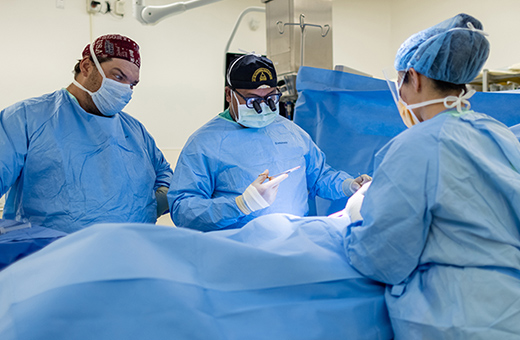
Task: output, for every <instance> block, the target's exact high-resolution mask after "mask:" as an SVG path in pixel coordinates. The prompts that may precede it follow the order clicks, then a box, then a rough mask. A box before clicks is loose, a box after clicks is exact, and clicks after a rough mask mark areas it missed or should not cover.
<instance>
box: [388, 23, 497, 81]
mask: <svg viewBox="0 0 520 340" xmlns="http://www.w3.org/2000/svg"><path fill="white" fill-rule="evenodd" d="M488 56H489V42H488V40H487V39H486V37H485V33H484V32H482V24H481V23H480V21H478V20H477V19H475V18H473V17H472V16H470V15H467V14H459V15H457V16H455V17H453V18H451V19H448V20H445V21H443V22H441V23H439V24H437V25H435V26H432V27H430V28H428V29H425V30H424V31H421V32H419V33H416V34H414V35H412V36H411V37H410V38H408V39H407V40H406V41H405V42H404V43H403V44H402V45H401V47H400V48H399V50H398V51H397V55H396V57H395V63H394V66H395V69H396V70H397V71H406V70H408V69H410V68H413V69H415V70H416V71H417V72H419V73H420V74H423V75H425V76H426V77H428V78H432V79H436V80H442V81H445V82H449V83H453V84H466V83H469V82H471V81H472V80H473V79H475V77H476V76H477V75H478V73H479V72H480V70H481V69H482V67H483V66H484V63H485V62H486V60H487V58H488Z"/></svg>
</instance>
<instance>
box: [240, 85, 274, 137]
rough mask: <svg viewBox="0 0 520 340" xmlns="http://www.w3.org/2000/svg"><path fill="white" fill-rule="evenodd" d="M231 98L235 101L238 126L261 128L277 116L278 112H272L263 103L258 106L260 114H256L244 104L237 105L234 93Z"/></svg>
mask: <svg viewBox="0 0 520 340" xmlns="http://www.w3.org/2000/svg"><path fill="white" fill-rule="evenodd" d="M233 96H234V97H235V99H236V101H237V112H238V120H237V123H238V124H240V125H243V126H246V127H249V128H256V129H259V128H263V127H266V126H267V125H269V124H271V123H272V122H273V121H274V120H275V119H276V116H277V115H278V112H277V111H272V110H271V109H270V108H269V106H268V105H267V104H266V103H265V102H262V103H261V104H260V107H261V108H262V112H261V113H256V111H255V109H250V108H248V107H247V106H246V105H245V104H239V101H238V98H237V97H236V94H235V92H233Z"/></svg>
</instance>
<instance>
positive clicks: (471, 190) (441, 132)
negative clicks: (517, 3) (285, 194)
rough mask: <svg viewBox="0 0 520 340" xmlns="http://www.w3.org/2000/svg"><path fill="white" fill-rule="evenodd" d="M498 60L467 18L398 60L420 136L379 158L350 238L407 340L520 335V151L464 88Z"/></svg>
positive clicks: (433, 31)
mask: <svg viewBox="0 0 520 340" xmlns="http://www.w3.org/2000/svg"><path fill="white" fill-rule="evenodd" d="M488 54H489V42H488V41H487V38H486V34H485V32H484V31H483V27H482V24H481V23H480V22H479V21H478V20H477V19H475V18H473V17H471V16H469V15H467V14H459V15H457V16H455V17H453V18H451V19H448V20H446V21H444V22H442V23H440V24H438V25H435V26H433V27H431V28H428V29H426V30H424V31H422V32H419V33H417V34H414V35H413V36H411V37H410V38H409V39H408V40H406V41H405V42H404V43H403V44H402V46H401V48H400V49H399V51H398V52H397V56H396V59H395V67H396V70H397V71H398V81H397V84H398V86H397V88H396V92H397V93H396V99H397V102H398V106H399V107H400V112H401V115H402V117H403V120H404V121H405V123H406V124H407V125H408V126H409V129H407V130H405V131H404V132H402V133H401V134H400V135H398V136H397V137H395V138H394V139H393V140H391V141H390V142H389V143H388V144H387V145H386V146H384V147H383V148H382V149H381V150H380V151H379V153H378V154H377V155H376V160H375V172H374V177H373V181H372V183H371V185H370V187H369V188H368V189H367V190H366V193H365V197H364V200H363V203H362V207H361V210H360V216H361V217H360V218H361V219H360V220H359V221H357V222H355V223H353V224H351V225H350V226H349V227H348V229H347V232H346V238H345V250H346V253H347V256H348V259H349V261H350V263H351V264H352V265H353V266H354V267H355V268H356V269H357V270H359V271H360V272H361V273H362V274H364V275H366V276H368V277H370V278H372V279H375V280H378V281H381V282H383V283H386V284H387V290H386V294H385V299H386V303H387V306H388V309H389V315H390V318H391V322H392V327H393V329H394V332H395V338H396V339H477V338H478V339H512V338H515V339H516V338H518V335H519V334H520V232H519V226H520V173H519V170H520V143H519V142H518V140H517V139H516V138H515V136H514V134H513V133H512V132H511V131H510V130H509V129H508V128H507V127H506V126H505V125H503V124H502V123H500V122H498V121H496V120H495V119H493V118H491V117H489V116H487V115H485V114H483V113H478V112H474V111H472V110H471V109H470V102H469V98H470V97H471V95H472V94H473V93H474V91H468V90H467V88H466V85H465V84H466V83H468V82H470V81H472V80H473V79H474V78H475V77H476V76H477V75H478V73H479V72H480V70H481V68H482V67H483V65H484V63H485V62H486V59H487V57H488ZM360 194H362V191H361V190H360V191H359V192H358V193H356V194H355V195H354V196H356V195H360Z"/></svg>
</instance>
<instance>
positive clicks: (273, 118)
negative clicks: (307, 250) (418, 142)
mask: <svg viewBox="0 0 520 340" xmlns="http://www.w3.org/2000/svg"><path fill="white" fill-rule="evenodd" d="M226 81H227V86H226V89H225V91H226V100H227V101H228V102H229V108H228V109H227V110H225V111H224V112H222V113H220V114H219V115H218V116H216V117H215V118H213V119H212V120H211V121H209V122H208V123H206V124H205V125H204V126H202V127H201V128H200V129H199V130H197V131H196V132H195V133H194V134H193V135H192V136H191V137H190V138H189V139H188V141H187V142H186V145H185V146H184V148H183V150H182V152H181V154H180V156H179V160H178V162H177V167H176V169H175V172H174V175H173V180H172V184H171V185H170V190H169V192H168V202H169V204H170V212H171V217H172V220H173V222H174V223H175V225H176V226H178V227H185V228H191V229H197V230H201V231H212V230H220V229H232V228H240V227H242V226H244V225H245V224H246V223H247V222H249V221H251V220H252V219H254V218H256V217H258V216H262V215H266V214H271V213H289V214H293V215H296V216H305V215H307V213H308V210H309V209H308V202H307V201H308V197H309V195H310V196H311V197H314V196H320V197H322V198H326V199H331V200H335V199H340V198H344V197H348V196H350V195H352V194H353V193H354V192H355V191H356V190H358V189H359V188H360V187H361V185H363V184H365V183H366V182H369V181H370V180H371V178H370V177H369V176H367V175H362V176H359V177H358V178H356V179H354V178H352V176H350V175H349V174H347V173H345V172H343V171H336V170H334V169H332V168H331V167H330V166H329V165H327V163H326V162H325V155H324V154H323V152H322V151H321V150H320V149H319V148H318V147H317V146H316V144H315V143H314V142H313V141H312V139H311V138H310V136H309V135H308V134H307V133H306V132H305V131H303V130H302V129H301V128H300V127H298V126H297V125H296V124H294V123H293V122H291V121H289V120H288V119H286V118H284V117H282V116H280V115H279V109H278V103H279V100H280V96H281V94H280V91H279V90H278V88H277V87H276V85H277V79H276V70H275V68H274V65H273V63H272V62H271V60H269V59H268V58H266V57H263V56H260V55H256V54H247V55H243V56H241V57H239V58H237V59H235V60H234V61H233V62H232V63H231V64H230V66H229V68H228V72H227V76H226ZM289 169H290V170H293V171H292V172H291V173H289V174H287V173H286V172H287V170H289ZM259 174H260V175H259Z"/></svg>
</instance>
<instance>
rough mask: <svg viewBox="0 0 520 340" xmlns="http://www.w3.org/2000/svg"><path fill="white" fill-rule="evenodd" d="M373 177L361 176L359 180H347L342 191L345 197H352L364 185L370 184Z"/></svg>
mask: <svg viewBox="0 0 520 340" xmlns="http://www.w3.org/2000/svg"><path fill="white" fill-rule="evenodd" d="M371 180H372V177H370V176H369V175H365V174H363V175H361V176H359V177H357V178H347V179H346V180H344V181H343V185H342V189H343V192H344V193H345V195H347V196H350V195H352V194H354V193H356V191H358V190H359V188H361V187H362V186H363V185H364V184H366V183H368V182H370V181H371Z"/></svg>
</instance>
